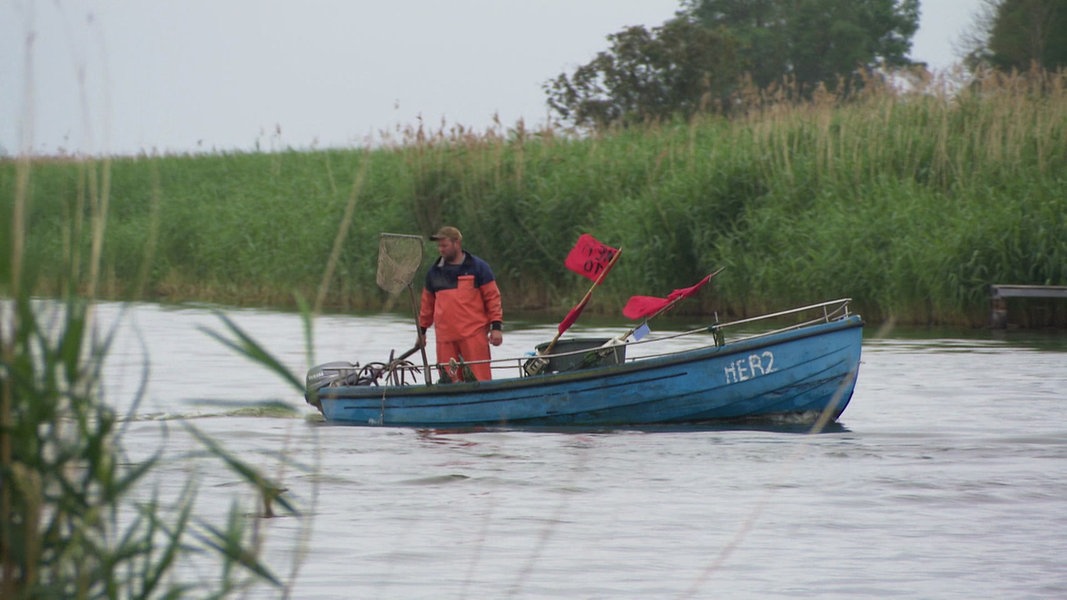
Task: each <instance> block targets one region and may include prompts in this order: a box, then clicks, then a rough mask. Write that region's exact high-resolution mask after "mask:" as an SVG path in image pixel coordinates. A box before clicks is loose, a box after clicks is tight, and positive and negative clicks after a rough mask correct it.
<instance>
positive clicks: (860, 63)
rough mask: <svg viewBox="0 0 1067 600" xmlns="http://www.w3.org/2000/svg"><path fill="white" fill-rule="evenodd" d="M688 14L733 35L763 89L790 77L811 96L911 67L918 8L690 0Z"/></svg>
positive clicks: (908, 2)
mask: <svg viewBox="0 0 1067 600" xmlns="http://www.w3.org/2000/svg"><path fill="white" fill-rule="evenodd" d="M682 14H685V15H689V16H691V17H692V18H693V19H695V20H696V21H698V22H699V23H702V24H703V25H704V26H705V27H708V28H718V29H724V30H726V31H729V32H730V34H731V35H733V36H734V37H735V38H736V39H737V40H738V41H739V43H740V48H739V54H740V56H741V57H742V60H743V61H744V64H743V69H744V71H746V72H747V73H749V74H750V75H751V77H752V80H753V82H754V83H755V84H756V85H757V86H759V87H761V88H763V87H767V86H769V85H770V84H772V83H776V82H779V81H781V80H783V78H789V79H791V80H793V82H794V83H795V84H797V86H798V87H799V88H800V90H801V91H811V90H813V89H815V87H816V86H818V84H820V83H823V84H826V85H827V86H828V87H830V88H831V89H833V88H834V87H835V84H836V82H837V80H838V79H839V78H845V79H846V80H847V79H848V78H849V76H851V75H855V74H858V73H861V72H865V73H871V72H873V71H874V70H875V69H876V68H878V67H879V66H880V65H882V64H885V65H887V66H890V67H901V66H907V65H910V64H911V61H910V60H909V59H908V58H907V55H908V52H909V51H910V49H911V38H912V36H913V35H915V31H916V30H917V29H918V26H919V1H918V0H683V10H682Z"/></svg>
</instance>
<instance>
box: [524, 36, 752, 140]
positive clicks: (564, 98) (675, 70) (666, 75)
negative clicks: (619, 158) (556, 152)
mask: <svg viewBox="0 0 1067 600" xmlns="http://www.w3.org/2000/svg"><path fill="white" fill-rule="evenodd" d="M608 41H609V42H610V43H611V48H610V49H609V50H607V51H604V52H600V53H598V54H597V56H596V58H594V59H593V60H592V61H591V62H589V63H588V64H586V65H583V66H581V67H578V69H576V70H575V71H574V73H573V74H572V75H570V76H568V75H567V74H566V73H564V74H561V75H559V76H558V77H557V78H556V79H554V80H551V81H549V82H547V83H546V84H545V86H544V89H545V93H546V94H547V95H548V104H549V106H550V107H551V108H552V109H553V110H554V111H555V112H556V113H558V114H559V115H560V116H561V117H562V118H563V119H564V120H566V121H570V122H572V123H574V124H575V125H578V126H583V127H584V126H591V127H605V126H608V125H613V124H623V125H627V124H633V123H637V122H642V121H649V120H661V119H668V118H671V117H673V116H682V117H689V116H691V115H693V114H694V113H696V112H698V111H701V110H704V109H705V108H707V107H708V105H709V104H711V103H713V102H716V101H718V100H720V99H722V98H725V97H726V96H727V95H728V94H729V92H730V91H731V90H732V89H733V86H734V85H735V84H736V82H737V79H738V75H739V71H738V67H737V52H736V47H737V42H736V41H735V39H734V38H733V37H732V36H731V35H729V34H728V33H726V32H724V31H722V30H720V29H719V28H708V27H704V26H701V25H699V24H697V23H695V22H693V21H691V20H689V19H685V18H678V19H672V20H670V21H667V22H666V23H664V24H663V25H662V26H660V27H655V28H653V29H651V30H648V29H645V28H644V27H643V26H635V27H628V28H626V29H624V30H622V31H620V32H618V33H614V34H612V35H609V36H608Z"/></svg>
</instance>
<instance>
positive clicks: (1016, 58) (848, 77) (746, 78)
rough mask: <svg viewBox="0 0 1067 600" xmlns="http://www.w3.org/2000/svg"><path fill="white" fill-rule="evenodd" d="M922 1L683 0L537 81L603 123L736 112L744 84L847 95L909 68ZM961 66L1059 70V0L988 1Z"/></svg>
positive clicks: (575, 111) (804, 94)
mask: <svg viewBox="0 0 1067 600" xmlns="http://www.w3.org/2000/svg"><path fill="white" fill-rule="evenodd" d="M920 11H921V6H920V2H919V0H682V4H681V8H680V10H679V11H678V12H677V13H676V15H675V17H674V18H673V19H670V20H668V21H667V22H665V23H664V24H662V25H660V26H658V27H652V28H646V27H644V26H633V27H627V28H625V29H623V30H622V31H619V32H616V33H613V34H611V35H609V36H608V38H607V40H608V42H609V44H610V47H609V48H608V49H607V50H604V51H602V52H599V53H598V54H597V55H596V56H595V57H594V58H593V60H591V61H590V62H588V63H586V64H584V65H581V66H579V67H577V68H576V69H575V70H574V71H573V72H571V73H561V74H560V75H559V76H557V77H556V78H554V79H552V80H550V81H548V82H546V83H545V84H544V91H545V93H546V95H547V102H548V106H549V108H550V109H551V110H552V111H553V112H554V113H555V114H556V115H557V116H558V118H559V119H560V121H561V122H562V123H568V124H571V125H574V126H577V127H579V128H588V129H602V128H605V127H610V126H618V125H622V126H627V125H633V124H636V123H642V122H649V121H664V120H669V119H671V118H675V117H681V118H689V117H691V116H693V115H695V114H698V113H718V114H724V115H727V116H729V115H730V114H732V113H734V112H737V111H739V110H742V109H743V108H744V103H743V102H742V99H741V98H742V96H743V95H744V93H745V91H746V90H749V89H753V88H755V89H758V90H767V89H771V88H776V89H777V90H778V93H779V98H781V97H783V96H784V97H785V98H786V99H788V100H795V101H802V100H807V99H810V98H811V97H812V96H813V95H814V94H816V93H818V92H819V90H824V91H826V92H829V93H831V94H833V95H834V96H835V97H838V98H844V99H848V98H850V97H852V96H853V95H854V93H855V92H857V91H858V90H860V89H862V88H863V87H864V85H865V83H866V82H869V81H871V80H872V79H876V78H879V79H880V78H885V77H887V76H889V74H891V73H892V72H894V71H896V70H900V69H907V68H923V67H925V65H923V64H921V63H916V62H914V61H912V60H911V59H910V58H909V57H908V54H909V52H910V51H911V40H912V37H913V36H914V35H915V32H916V31H917V30H918V25H919V16H920ZM963 44H964V46H965V56H964V57H963V62H964V64H965V65H966V66H967V67H968V68H969V69H971V70H972V71H974V72H978V71H980V70H981V69H984V68H994V69H1000V70H1004V71H1011V70H1018V71H1026V70H1029V69H1030V68H1032V67H1034V66H1036V67H1038V68H1040V69H1045V70H1056V69H1059V68H1062V67H1064V66H1067V3H1064V2H1063V0H986V3H985V4H984V5H983V9H982V11H980V13H979V14H978V15H976V16H975V21H974V24H973V25H972V28H971V30H970V31H969V32H968V33H967V34H966V35H965V36H964V39H963Z"/></svg>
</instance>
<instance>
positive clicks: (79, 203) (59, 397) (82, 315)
mask: <svg viewBox="0 0 1067 600" xmlns="http://www.w3.org/2000/svg"><path fill="white" fill-rule="evenodd" d="M65 168H69V169H71V172H73V173H76V174H77V181H76V185H75V187H76V189H77V194H76V195H75V196H74V198H72V199H73V200H74V204H73V205H72V206H70V207H69V208H70V209H71V210H69V211H67V212H65V213H63V215H62V218H61V221H62V223H63V227H62V230H61V231H52V232H51V234H52V235H55V238H56V240H63V243H62V246H60V245H59V244H58V243H56V244H55V246H54V249H55V250H58V249H60V247H61V248H62V255H61V256H60V257H59V258H61V259H62V260H60V261H59V262H58V263H56V264H57V265H59V266H62V271H57V270H56V269H55V268H54V265H53V266H51V267H50V266H49V265H46V264H44V263H42V262H40V255H37V256H34V255H32V254H31V253H29V252H27V248H29V247H31V246H32V245H33V244H34V240H35V237H36V236H39V235H46V234H45V233H44V232H43V231H41V230H40V229H35V228H33V227H32V220H33V219H32V217H31V215H32V214H33V212H34V207H33V206H32V204H33V202H42V201H43V202H46V203H47V200H48V198H47V197H42V196H41V195H35V194H32V193H31V191H30V190H31V188H32V187H33V184H34V183H35V182H34V179H33V178H34V176H35V174H36V173H35V171H34V163H33V162H32V161H31V160H29V158H27V157H20V158H19V159H18V160H17V161H16V163H15V165H14V170H15V176H14V182H15V185H14V187H13V190H12V193H11V195H10V196H8V201H6V202H4V203H3V205H2V208H3V211H2V212H0V223H2V225H3V230H4V232H5V233H4V235H3V236H0V237H2V239H3V242H2V243H0V259H2V261H0V264H2V267H0V296H2V298H3V300H0V511H2V515H3V517H2V518H0V598H4V599H5V600H6V599H10V600H19V599H27V600H28V599H36V598H78V599H80V598H163V597H166V598H178V597H196V598H204V597H221V596H225V595H229V594H231V593H234V592H242V591H247V590H249V589H251V587H252V586H254V585H261V584H266V585H269V586H275V587H277V588H279V589H281V590H287V589H289V588H288V587H287V585H286V584H285V583H283V582H282V581H281V580H279V579H278V578H277V577H276V576H275V575H273V574H272V573H271V572H270V570H269V569H267V568H266V567H265V565H264V564H263V563H262V562H260V560H259V558H258V555H257V549H258V547H259V545H260V544H261V543H262V539H261V537H262V536H261V534H260V533H259V532H258V526H257V525H256V520H252V521H251V525H252V526H251V527H250V521H249V519H248V518H247V517H246V516H245V514H244V511H242V510H240V508H239V504H237V503H235V505H234V506H233V507H232V508H231V511H230V513H229V515H228V516H227V517H226V521H225V523H222V524H216V523H212V522H210V521H209V520H206V519H202V518H199V517H197V516H196V515H197V510H196V494H197V489H196V486H195V483H193V481H192V480H190V481H189V482H187V483H186V484H185V485H184V486H183V488H182V491H181V493H180V495H179V497H178V498H167V499H166V501H165V502H164V499H162V498H161V497H160V491H159V489H158V488H154V487H153V486H152V484H151V480H150V475H151V474H152V473H153V472H154V471H155V470H156V469H158V468H160V467H162V466H164V465H165V464H166V462H167V461H168V460H173V459H172V458H170V457H167V456H164V455H162V454H161V453H158V452H157V453H156V454H154V455H152V456H151V457H149V458H148V459H146V460H141V461H135V460H132V459H130V458H129V457H128V456H127V454H126V452H125V450H124V448H123V435H124V433H125V428H126V426H127V425H128V423H129V420H128V419H129V418H130V417H132V416H134V415H132V414H131V415H126V416H125V418H124V416H122V415H118V414H116V413H115V411H114V410H113V409H112V408H110V407H109V405H108V404H107V403H106V402H105V401H104V399H103V398H102V397H101V389H102V385H101V384H102V382H101V373H102V367H103V364H104V361H105V360H106V357H107V353H108V349H109V346H110V344H111V340H112V336H113V332H106V331H103V332H102V331H100V330H99V329H98V328H97V327H96V326H95V325H94V320H93V303H94V301H95V300H96V295H97V291H98V289H99V286H98V282H99V281H100V279H101V277H102V276H103V274H104V273H105V272H106V271H107V270H108V269H110V268H112V265H109V264H107V262H106V261H105V259H104V256H105V254H106V250H105V248H106V246H107V243H108V240H109V238H108V230H107V223H108V220H109V211H110V197H111V188H110V178H111V175H110V171H111V167H110V164H109V161H107V160H103V161H98V160H91V159H85V160H77V161H74V162H73V163H72V164H69V165H67V166H66V167H65ZM53 206H54V205H53ZM83 215H84V216H85V217H86V218H87V222H88V227H87V228H86V230H85V231H83V220H82V216H83ZM60 234H61V235H60ZM83 235H87V236H88V242H89V243H88V247H89V256H88V257H87V259H85V260H83V259H82V255H81V248H82V247H83V243H82V242H83V238H82V236H83ZM50 247H52V246H50ZM42 276H48V277H57V276H61V277H58V279H57V280H58V281H61V282H62V289H61V290H59V292H58V293H57V297H56V299H55V300H54V301H43V300H36V299H35V298H34V293H35V291H36V290H37V289H38V288H37V285H38V283H39V281H40V278H41V277H42ZM231 329H232V328H231ZM135 407H136V403H135ZM134 410H135V409H134ZM189 429H190V431H191V432H192V433H193V435H194V436H196V437H198V438H199V439H200V440H201V441H202V443H203V444H204V445H205V447H206V448H207V449H208V450H209V451H210V453H211V454H212V455H213V456H214V457H216V458H217V459H219V460H221V461H222V462H223V463H224V464H226V465H228V466H229V467H230V468H231V469H232V470H233V472H234V473H236V474H237V475H238V476H239V477H240V478H241V479H242V480H244V481H246V482H247V483H248V484H249V486H250V489H252V490H256V494H257V495H260V494H266V493H268V492H269V491H270V490H273V489H275V486H276V484H274V483H271V482H270V481H269V480H268V479H267V478H266V477H264V476H262V475H261V474H260V473H259V471H258V470H257V469H254V468H252V467H250V466H248V465H247V464H245V463H244V462H243V461H241V460H239V459H237V458H235V457H233V456H231V455H229V454H228V453H227V452H226V451H225V450H224V449H223V448H221V447H220V446H218V445H217V444H216V443H214V442H212V441H211V440H210V439H208V438H206V437H205V436H203V435H201V434H199V433H197V432H196V431H195V429H192V428H191V427H189ZM146 498H147V499H146ZM275 501H276V502H277V505H278V506H279V507H280V508H281V509H282V510H285V511H292V506H291V505H290V504H289V503H288V502H287V501H286V500H285V499H284V498H276V499H275ZM204 555H207V556H211V557H212V559H211V561H212V562H214V564H215V565H216V566H217V568H218V571H217V576H216V577H215V578H214V579H211V578H208V579H204V578H197V579H183V578H182V577H181V575H180V574H179V573H180V572H181V569H182V567H183V565H186V564H188V563H190V561H197V562H198V564H199V563H200V561H202V560H203V558H202V557H203V556H204Z"/></svg>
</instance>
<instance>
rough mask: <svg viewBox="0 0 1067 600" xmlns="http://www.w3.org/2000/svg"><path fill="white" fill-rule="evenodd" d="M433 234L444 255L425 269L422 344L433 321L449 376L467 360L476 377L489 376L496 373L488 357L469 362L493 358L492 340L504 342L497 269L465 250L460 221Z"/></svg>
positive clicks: (440, 359)
mask: <svg viewBox="0 0 1067 600" xmlns="http://www.w3.org/2000/svg"><path fill="white" fill-rule="evenodd" d="M430 240H432V241H434V242H437V252H438V253H439V254H440V255H441V258H439V259H438V260H436V261H434V263H433V264H432V265H431V266H430V269H429V271H427V272H426V283H425V285H424V286H423V289H422V307H421V308H420V310H419V337H418V341H417V344H418V346H419V347H420V348H423V347H425V346H426V331H427V329H429V328H430V326H433V328H434V336H435V337H436V340H437V363H438V365H443V366H445V368H448V369H449V371H450V372H449V377H450V378H451V379H452V380H460V379H462V378H463V373H462V372H456V371H457V369H456V368H455V366H458V365H459V364H460V363H467V364H466V365H465V366H466V367H469V368H470V371H471V373H473V375H474V377H475V378H477V379H478V380H479V381H488V380H490V379H492V378H493V374H492V369H491V368H490V365H489V363H488V362H476V363H475V364H469V363H472V362H475V361H488V360H489V344H492V345H494V346H499V345H500V344H502V343H503V342H504V312H503V309H502V308H501V304H500V288H498V287H497V285H496V278H495V277H494V276H493V270H492V268H490V267H489V264H488V263H486V262H485V261H484V260H482V259H480V258H478V257H477V256H474V255H473V254H471V253H470V252H466V251H464V250H463V234H462V233H460V231H459V230H458V229H456V228H455V227H450V226H446V227H442V228H441V229H439V230H438V231H437V233H435V234H434V235H431V236H430ZM449 365H453V366H452V367H451V368H449V367H448V366H449Z"/></svg>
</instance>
